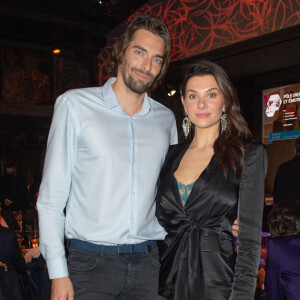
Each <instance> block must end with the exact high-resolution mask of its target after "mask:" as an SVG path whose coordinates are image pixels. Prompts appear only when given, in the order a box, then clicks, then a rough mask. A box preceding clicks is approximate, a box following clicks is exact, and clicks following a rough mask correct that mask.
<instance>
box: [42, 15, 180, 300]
mask: <svg viewBox="0 0 300 300" xmlns="http://www.w3.org/2000/svg"><path fill="white" fill-rule="evenodd" d="M169 59H170V36H169V33H168V30H167V28H166V27H165V25H164V24H163V23H162V22H161V21H160V20H158V19H156V18H153V17H149V16H146V17H142V16H137V17H135V18H134V19H133V20H132V22H131V23H130V24H129V26H128V28H127V29H126V31H125V33H124V34H123V35H122V37H121V38H120V39H119V40H118V41H117V42H116V45H115V48H114V52H113V55H112V64H111V68H112V69H115V70H116V72H117V77H116V78H111V79H109V80H108V81H107V82H106V84H105V85H104V86H103V87H96V88H88V89H78V90H72V91H69V92H67V93H65V94H63V95H61V96H60V97H59V98H58V99H57V101H56V104H55V110H54V116H53V120H52V124H51V129H50V133H49V138H48V145H47V154H46V159H45V165H44V173H43V179H42V184H41V188H40V193H39V198H38V203H37V206H38V212H39V222H40V250H41V253H42V254H43V256H44V257H45V259H46V261H47V267H48V271H49V275H50V279H52V299H54V300H55V299H63V300H64V299H73V295H74V292H75V297H76V299H101V300H105V299H149V300H153V299H156V298H157V289H158V271H159V261H158V251H157V246H156V242H155V241H156V240H162V239H164V237H165V231H164V230H163V229H162V227H161V226H160V225H159V224H158V222H157V219H156V217H155V204H154V198H155V193H156V183H157V179H158V176H159V172H160V168H161V167H162V164H163V161H164V158H165V154H166V152H167V150H168V147H169V144H176V143H177V131H176V123H175V118H174V115H173V113H172V112H171V111H170V110H169V109H167V108H166V107H164V106H163V105H161V104H159V103H157V102H155V101H154V100H153V99H151V98H150V97H149V96H148V95H147V93H146V92H147V90H148V89H149V88H150V87H151V86H153V85H154V84H155V83H156V82H157V81H159V80H160V79H161V78H162V76H163V75H164V74H165V72H166V70H167V67H168V63H169ZM65 206H66V218H65V216H64V213H63V210H64V208H65ZM64 234H65V235H66V237H67V239H68V240H69V257H68V268H69V269H68V268H67V262H66V258H65V251H64ZM69 276H70V277H69ZM73 288H74V291H73Z"/></svg>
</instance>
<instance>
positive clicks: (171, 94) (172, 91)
mask: <svg viewBox="0 0 300 300" xmlns="http://www.w3.org/2000/svg"><path fill="white" fill-rule="evenodd" d="M175 93H176V90H171V91H170V92H169V93H168V96H169V97H171V96H173V95H175Z"/></svg>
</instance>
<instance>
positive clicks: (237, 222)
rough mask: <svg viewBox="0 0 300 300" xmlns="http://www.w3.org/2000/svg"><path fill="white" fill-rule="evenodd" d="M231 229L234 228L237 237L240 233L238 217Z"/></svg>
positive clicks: (233, 231) (234, 234) (233, 232)
mask: <svg viewBox="0 0 300 300" xmlns="http://www.w3.org/2000/svg"><path fill="white" fill-rule="evenodd" d="M231 229H232V234H233V236H235V237H236V238H237V237H238V235H239V220H238V219H236V220H235V221H234V222H233V225H232V227H231Z"/></svg>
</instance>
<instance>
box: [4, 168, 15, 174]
mask: <svg viewBox="0 0 300 300" xmlns="http://www.w3.org/2000/svg"><path fill="white" fill-rule="evenodd" d="M5 172H6V174H15V173H16V168H15V167H9V168H5Z"/></svg>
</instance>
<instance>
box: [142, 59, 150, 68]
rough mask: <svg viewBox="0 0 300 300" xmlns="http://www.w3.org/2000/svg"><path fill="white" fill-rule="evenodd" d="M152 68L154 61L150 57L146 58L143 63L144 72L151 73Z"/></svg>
mask: <svg viewBox="0 0 300 300" xmlns="http://www.w3.org/2000/svg"><path fill="white" fill-rule="evenodd" d="M151 66H152V61H151V59H150V58H149V57H145V58H144V59H143V63H142V69H143V70H144V71H150V70H151Z"/></svg>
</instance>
